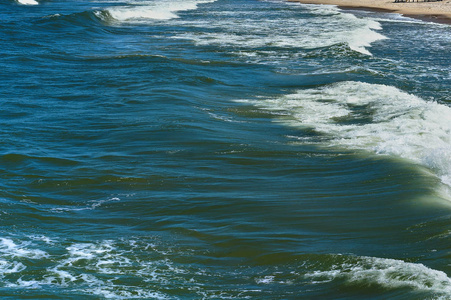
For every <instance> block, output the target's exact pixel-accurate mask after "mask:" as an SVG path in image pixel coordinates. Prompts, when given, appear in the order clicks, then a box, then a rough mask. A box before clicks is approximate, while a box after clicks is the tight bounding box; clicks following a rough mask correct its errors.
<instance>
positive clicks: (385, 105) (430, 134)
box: [255, 82, 451, 186]
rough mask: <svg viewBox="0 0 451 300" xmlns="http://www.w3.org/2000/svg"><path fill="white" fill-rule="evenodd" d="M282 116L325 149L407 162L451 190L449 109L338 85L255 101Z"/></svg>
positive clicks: (382, 88)
mask: <svg viewBox="0 0 451 300" xmlns="http://www.w3.org/2000/svg"><path fill="white" fill-rule="evenodd" d="M255 104H257V105H258V106H261V107H264V108H265V109H268V110H275V111H281V110H282V111H284V112H286V113H287V114H288V115H290V117H291V118H290V120H286V122H287V124H289V125H291V126H297V127H304V128H311V129H313V130H315V131H316V132H318V133H320V134H322V135H325V136H326V137H328V139H327V141H328V142H327V143H328V144H329V145H330V146H340V147H345V148H349V149H361V150H365V151H371V152H374V153H377V154H384V155H390V156H394V157H399V158H403V159H408V160H411V161H413V162H415V163H417V164H420V165H423V166H425V167H427V168H429V169H430V170H432V171H433V172H434V173H435V174H436V175H437V176H438V177H439V178H440V179H441V180H442V182H443V183H444V184H446V185H448V186H451V122H450V121H449V120H451V108H450V107H448V106H446V105H443V104H439V103H436V102H428V101H425V100H423V99H421V98H419V97H417V96H414V95H411V94H408V93H405V92H403V91H401V90H399V89H397V88H395V87H391V86H386V85H379V84H368V83H363V82H341V83H337V84H333V85H329V86H325V87H321V88H315V89H306V90H301V91H299V92H297V93H296V94H292V95H286V96H283V97H280V98H275V99H266V100H262V101H256V102H255Z"/></svg>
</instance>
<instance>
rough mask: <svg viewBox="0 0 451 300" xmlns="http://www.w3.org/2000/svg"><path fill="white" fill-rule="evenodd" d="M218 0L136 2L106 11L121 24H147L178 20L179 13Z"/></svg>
mask: <svg viewBox="0 0 451 300" xmlns="http://www.w3.org/2000/svg"><path fill="white" fill-rule="evenodd" d="M215 1H216V0H171V1H135V2H129V3H128V5H127V6H115V7H110V8H108V9H107V10H106V12H107V13H108V15H109V16H111V17H112V18H113V19H115V20H117V21H120V22H145V21H148V20H170V19H174V18H178V15H177V12H179V11H188V10H195V9H197V8H198V5H199V4H203V3H210V2H215Z"/></svg>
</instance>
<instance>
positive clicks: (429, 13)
mask: <svg viewBox="0 0 451 300" xmlns="http://www.w3.org/2000/svg"><path fill="white" fill-rule="evenodd" d="M288 1H290V2H300V3H306V4H330V5H338V6H339V7H341V8H353V9H356V8H358V9H371V10H384V11H387V12H396V13H399V14H402V15H405V16H409V17H414V18H418V19H422V20H426V21H432V22H439V23H447V24H451V0H444V1H433V2H399V3H395V2H394V0H288Z"/></svg>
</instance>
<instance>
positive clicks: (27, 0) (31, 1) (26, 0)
mask: <svg viewBox="0 0 451 300" xmlns="http://www.w3.org/2000/svg"><path fill="white" fill-rule="evenodd" d="M17 2H18V3H20V4H22V5H38V4H39V2H38V1H36V0H17Z"/></svg>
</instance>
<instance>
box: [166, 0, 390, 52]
mask: <svg viewBox="0 0 451 300" xmlns="http://www.w3.org/2000/svg"><path fill="white" fill-rule="evenodd" d="M283 8H286V5H282V4H281V9H283ZM299 10H300V11H302V10H304V11H307V12H310V13H311V14H312V15H313V16H309V17H308V18H301V17H299V16H298V15H292V14H290V11H289V10H288V9H287V12H286V13H284V14H283V19H282V18H281V19H279V18H278V17H277V16H276V17H275V18H274V17H272V16H268V13H267V11H261V12H260V11H258V10H257V11H254V12H249V11H242V12H239V14H238V12H227V11H226V12H215V13H216V16H215V21H214V22H211V23H210V24H205V23H203V22H200V23H199V24H198V26H199V27H207V28H211V29H214V30H203V31H199V32H195V33H192V32H185V33H180V34H179V35H177V36H174V38H180V39H190V40H193V41H194V42H195V43H196V44H198V45H219V46H224V47H231V46H232V47H240V48H244V49H246V48H248V49H250V50H254V49H255V48H261V47H279V48H298V47H300V48H304V49H314V48H320V47H329V46H333V45H337V44H346V45H348V46H349V48H350V49H352V50H354V51H357V52H360V53H363V54H366V55H371V53H370V52H369V51H368V49H367V48H368V47H370V46H371V44H372V43H373V42H375V41H378V40H383V39H386V37H385V36H383V35H382V34H380V33H378V32H377V31H378V30H380V29H382V27H381V24H380V23H379V22H377V21H375V20H373V19H370V18H357V17H356V16H354V15H353V14H350V13H344V12H342V11H340V10H339V9H338V8H336V7H334V6H320V7H318V6H309V5H306V6H299ZM243 15H245V16H246V20H245V21H243V20H242V19H237V18H236V17H234V16H243ZM212 17H213V16H212ZM190 25H191V26H193V25H195V24H190ZM277 52H280V51H279V50H278V51H277ZM236 53H242V54H244V55H247V56H248V57H250V56H251V55H252V54H249V53H248V52H236ZM254 54H257V53H256V52H254ZM275 55H277V53H276V54H275ZM292 55H293V54H292ZM257 56H258V55H257Z"/></svg>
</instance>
